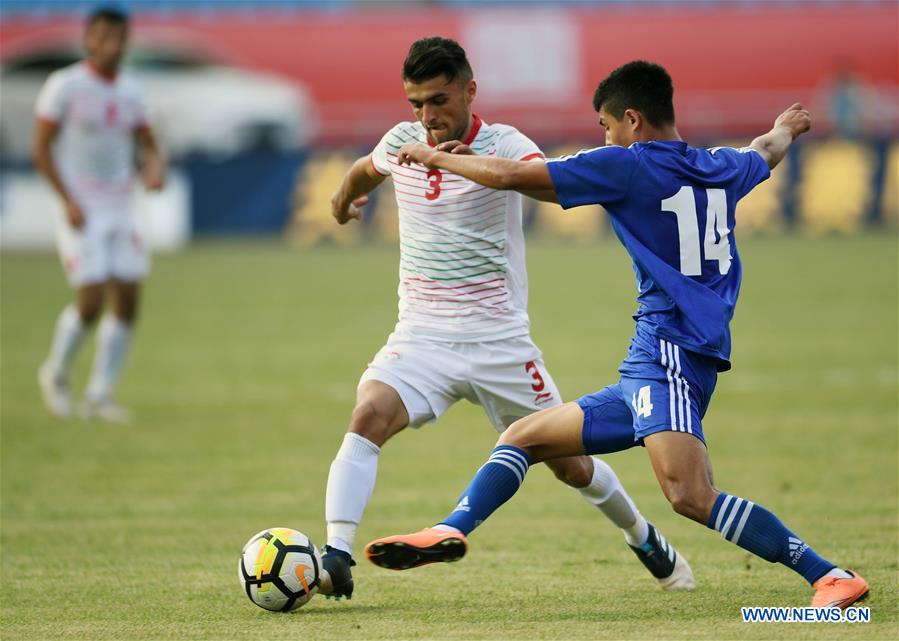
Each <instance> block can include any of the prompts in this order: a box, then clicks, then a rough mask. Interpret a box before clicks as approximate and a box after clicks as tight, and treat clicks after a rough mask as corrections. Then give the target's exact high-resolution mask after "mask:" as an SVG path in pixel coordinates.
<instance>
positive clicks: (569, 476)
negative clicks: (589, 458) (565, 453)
mask: <svg viewBox="0 0 899 641" xmlns="http://www.w3.org/2000/svg"><path fill="white" fill-rule="evenodd" d="M548 463H549V462H548ZM553 463H557V464H555V465H549V467H550V469H552V471H553V474H555V475H556V478H557V479H559V480H560V481H562V483H564V484H565V485H568V486H570V487H573V488H576V489H581V488H584V487H587V486H588V485H590V482H591V481H592V480H593V470H592V469H588V468H587V466H586V465H585V464H584V462H583V461H581V460H580V459H579V458H567V459H556V461H553Z"/></svg>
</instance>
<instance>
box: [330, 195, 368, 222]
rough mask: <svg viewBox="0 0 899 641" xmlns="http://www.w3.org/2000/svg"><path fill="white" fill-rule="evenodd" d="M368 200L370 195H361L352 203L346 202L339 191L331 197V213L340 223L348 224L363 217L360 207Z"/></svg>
mask: <svg viewBox="0 0 899 641" xmlns="http://www.w3.org/2000/svg"><path fill="white" fill-rule="evenodd" d="M367 202H368V196H360V197H359V198H357V199H356V200H354V201H352V202H350V203H344V202H343V199H342V198H340V196H339V192H338V193H336V194H334V196H332V197H331V215H332V216H334V218H335V219H336V220H337V223H338V224H340V225H346V224H347V223H348V222H350V221H351V220H359V219H361V218H362V210H361V209H359V208H360V207H362V206H363V205H365V203H367Z"/></svg>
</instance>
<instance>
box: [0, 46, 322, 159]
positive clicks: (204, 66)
mask: <svg viewBox="0 0 899 641" xmlns="http://www.w3.org/2000/svg"><path fill="white" fill-rule="evenodd" d="M80 59H82V53H81V50H80V49H79V48H77V47H76V46H67V45H66V46H59V47H56V48H52V49H48V48H44V49H41V50H39V51H31V52H29V53H27V54H19V55H16V56H9V57H8V58H7V59H6V60H4V61H3V66H2V69H0V154H2V155H3V156H4V157H5V159H6V160H7V161H9V160H11V161H14V162H15V161H21V160H23V159H27V158H29V157H30V156H31V144H32V136H33V134H34V103H35V100H36V99H37V95H38V92H39V91H40V88H41V86H42V84H43V83H44V81H45V80H46V78H47V75H48V74H49V73H50V72H51V71H54V70H56V69H59V68H61V67H64V66H66V65H69V64H72V63H74V62H76V61H78V60H80ZM126 67H127V69H128V71H129V72H130V73H131V74H132V75H133V76H134V77H135V78H136V80H137V81H138V82H139V83H140V84H141V86H142V87H143V90H144V93H145V95H146V99H147V102H148V103H149V105H150V109H151V115H152V120H153V125H154V128H155V129H156V131H157V135H158V137H159V139H160V141H161V144H162V145H163V148H164V149H165V151H166V154H167V155H169V156H170V157H175V158H177V157H179V156H183V155H185V154H188V153H193V152H198V153H203V154H207V155H211V156H215V157H227V156H231V155H234V154H237V153H240V152H243V151H252V150H258V149H276V150H283V151H289V150H296V149H301V148H303V147H305V146H306V145H307V144H308V143H309V141H310V140H311V139H312V138H313V136H314V135H315V126H316V125H315V123H316V117H315V113H314V107H313V104H312V101H311V100H310V98H309V95H308V92H307V91H306V90H305V89H303V88H302V87H300V86H298V85H297V84H295V83H294V82H291V81H288V80H285V79H283V78H281V77H279V76H275V75H272V74H267V73H264V72H259V71H251V70H247V69H241V68H236V67H230V66H226V65H223V64H220V63H218V62H215V61H213V60H211V59H208V58H205V57H203V56H201V55H199V54H197V53H196V52H193V51H188V50H178V49H172V48H166V49H161V48H153V47H148V46H140V45H134V46H132V48H131V50H130V51H129V55H128V59H127V61H126Z"/></svg>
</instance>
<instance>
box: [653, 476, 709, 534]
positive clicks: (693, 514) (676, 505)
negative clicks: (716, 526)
mask: <svg viewBox="0 0 899 641" xmlns="http://www.w3.org/2000/svg"><path fill="white" fill-rule="evenodd" d="M665 496H666V498H667V499H668V501H669V502H670V503H671V508H672V509H673V510H674V511H675V512H677V513H678V514H680V515H681V516H685V517H687V518H688V519H691V520H693V521H697V522H699V523H702V524H705V523H707V522H708V519H709V514H710V512H711V508H712V505H713V504H714V502H715V493H714V490H712V488H711V487H709V488H695V487H690V486H688V485H686V484H678V483H672V484H669V485H668V486H667V487H666V489H665Z"/></svg>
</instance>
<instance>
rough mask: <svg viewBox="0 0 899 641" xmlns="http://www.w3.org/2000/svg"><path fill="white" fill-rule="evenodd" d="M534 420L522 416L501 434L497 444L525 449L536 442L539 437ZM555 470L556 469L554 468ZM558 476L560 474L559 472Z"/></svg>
mask: <svg viewBox="0 0 899 641" xmlns="http://www.w3.org/2000/svg"><path fill="white" fill-rule="evenodd" d="M536 432H537V430H536V429H535V424H534V421H529V420H528V419H527V418H522V419H519V420H517V421H515V422H514V423H512V424H511V425H510V426H509V427H507V428H506V430H505V431H504V432H503V433H502V434H500V435H499V440H498V441H497V442H496V444H497V445H511V446H512V447H518V448H521V449H523V450H525V449H527V448H528V447H529V446H532V445H534V444H535V439H536V437H537V433H536ZM553 471H555V470H553ZM557 476H558V474H557Z"/></svg>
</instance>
